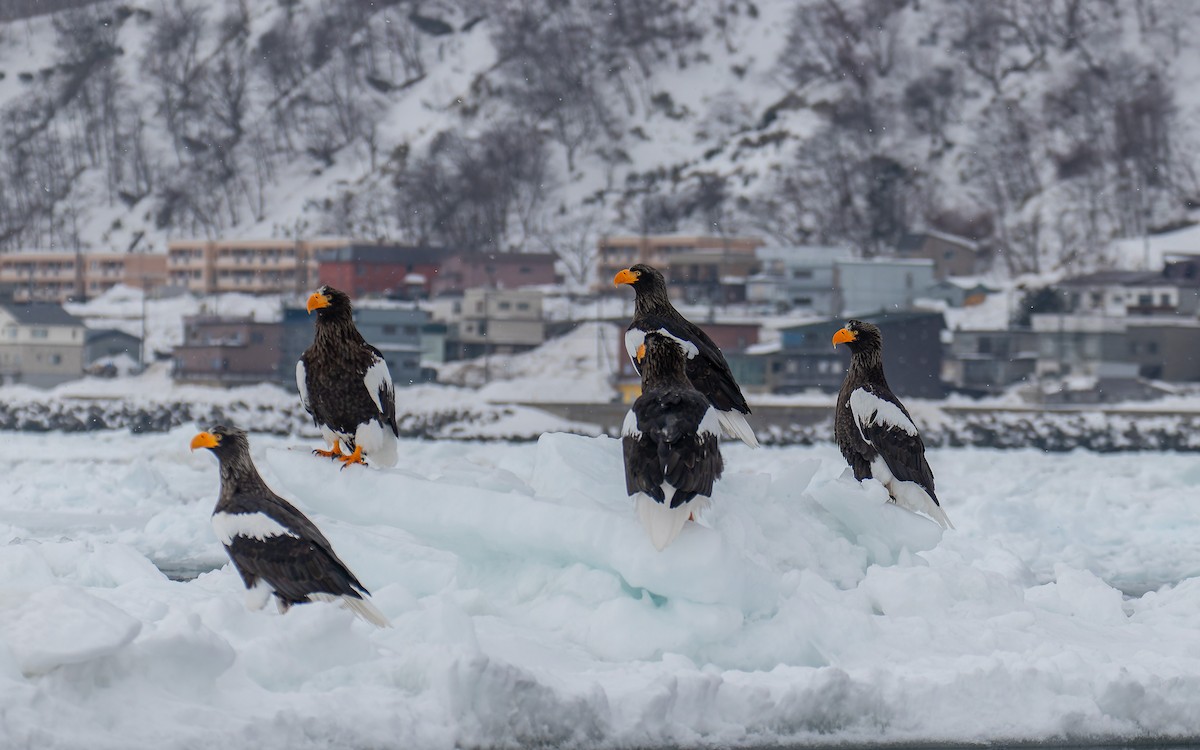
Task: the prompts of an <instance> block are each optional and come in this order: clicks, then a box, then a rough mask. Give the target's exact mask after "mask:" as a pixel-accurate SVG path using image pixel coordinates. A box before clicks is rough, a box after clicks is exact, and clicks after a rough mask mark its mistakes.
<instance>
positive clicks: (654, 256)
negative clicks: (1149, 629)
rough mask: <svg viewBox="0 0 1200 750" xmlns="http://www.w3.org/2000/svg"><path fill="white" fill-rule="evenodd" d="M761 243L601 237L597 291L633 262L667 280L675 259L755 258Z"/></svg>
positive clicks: (737, 239) (734, 239)
mask: <svg viewBox="0 0 1200 750" xmlns="http://www.w3.org/2000/svg"><path fill="white" fill-rule="evenodd" d="M762 244H763V243H762V240H760V239H757V238H754V237H710V236H703V235H694V236H688V235H647V236H641V235H633V236H627V237H602V238H601V239H600V241H599V242H598V243H597V250H598V252H597V257H596V266H597V273H598V275H597V278H596V288H597V289H612V282H613V276H616V275H617V271H620V270H621V269H622V268H629V267H630V266H632V265H634V264H636V263H646V264H649V265H651V266H654V267H655V268H657V269H658V270H659V271H662V273H663V275H664V276H666V277H667V278H668V279H669V278H670V277H671V274H670V273H669V272H668V271H669V270H670V269H671V268H672V266H673V264H674V261H675V259H676V257H677V256H680V255H684V256H687V257H689V258H696V257H699V256H710V255H715V256H717V257H721V256H725V257H726V258H727V259H729V260H732V259H733V258H734V257H737V256H742V257H747V256H748V257H749V258H753V257H754V251H755V249H756V248H758V247H761V246H762Z"/></svg>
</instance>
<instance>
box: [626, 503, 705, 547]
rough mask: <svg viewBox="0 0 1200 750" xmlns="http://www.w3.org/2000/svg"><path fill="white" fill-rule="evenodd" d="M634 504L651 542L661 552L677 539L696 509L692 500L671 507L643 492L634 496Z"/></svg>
mask: <svg viewBox="0 0 1200 750" xmlns="http://www.w3.org/2000/svg"><path fill="white" fill-rule="evenodd" d="M634 505H635V507H636V508H637V514H638V519H639V520H640V521H641V522H642V526H643V527H644V528H645V529H646V533H648V534H649V535H650V543H651V544H653V545H654V548H655V549H657V550H658V551H659V552H662V551H663V550H664V549H666V548H667V546H668V545H669V544H670V543H671V542H673V541H675V537H677V536H679V532H680V531H683V525H684V524H685V523H687V520H688V516H690V515H691V514H692V511H693V510H696V508H695V507H693V505H694V504H693V503H690V502H689V503H684V504H683V505H680V506H679V507H678V508H669V507H667V505H666V504H665V503H660V502H658V501H656V500H655V499H654V498H652V497H650V496H649V495H646V494H645V493H642V492H639V493H638V494H637V495H635V496H634Z"/></svg>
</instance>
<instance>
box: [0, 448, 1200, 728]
mask: <svg viewBox="0 0 1200 750" xmlns="http://www.w3.org/2000/svg"><path fill="white" fill-rule="evenodd" d="M192 434H194V430H191V429H180V430H176V431H174V432H173V433H170V434H166V435H153V436H138V437H129V436H126V437H122V438H121V439H120V440H113V439H108V438H97V437H96V436H92V435H72V436H30V435H22V434H6V435H5V436H4V442H5V447H6V450H5V451H4V453H3V454H2V455H0V471H3V473H4V475H5V476H6V477H8V478H9V485H8V486H9V491H8V492H7V493H6V495H5V498H4V500H3V501H2V502H0V696H2V697H3V705H4V710H3V713H0V729H2V733H3V736H4V738H5V740H6V741H7V742H8V743H10V744H12V745H14V746H26V747H33V746H37V747H54V748H74V747H122V748H147V749H148V750H165V749H166V748H176V747H197V746H201V745H203V746H212V745H220V746H226V747H243V746H249V745H254V746H255V747H261V748H267V749H270V748H277V747H278V748H289V750H297V749H303V748H327V747H346V748H363V747H398V746H403V747H406V748H412V749H413V750H424V749H425V748H447V749H448V748H455V747H529V746H552V747H575V748H590V747H601V748H617V747H681V746H688V747H697V746H705V747H708V746H722V747H730V746H750V745H773V744H780V743H821V744H830V743H846V742H849V743H862V744H868V745H874V744H877V743H879V742H884V741H887V742H899V743H903V742H913V743H927V742H947V743H956V744H961V743H966V742H987V741H1003V740H1007V741H1020V740H1041V741H1058V742H1068V743H1092V742H1099V741H1104V740H1112V739H1115V738H1124V739H1126V740H1135V739H1136V740H1143V741H1144V740H1151V739H1158V740H1162V739H1169V738H1172V737H1175V738H1178V737H1195V736H1200V719H1198V717H1197V713H1196V712H1195V711H1194V710H1193V704H1194V696H1195V695H1196V694H1197V691H1198V690H1200V677H1197V675H1200V653H1198V652H1197V650H1196V647H1195V643H1196V639H1195V613H1196V611H1197V607H1200V585H1197V584H1198V581H1200V578H1197V577H1196V576H1198V575H1200V568H1198V567H1197V563H1196V561H1197V560H1200V541H1197V540H1200V533H1197V531H1198V529H1197V521H1196V516H1195V513H1194V512H1193V508H1192V505H1193V503H1192V502H1191V500H1190V498H1191V496H1192V495H1193V494H1194V493H1193V485H1194V484H1195V481H1196V471H1195V467H1194V461H1193V460H1192V459H1191V458H1190V457H1188V456H1180V455H1168V454H1149V453H1144V454H1138V455H1133V454H1128V455H1119V456H1104V457H1101V456H1097V455H1092V454H1086V453H1077V454H1074V455H1072V456H1071V457H1070V460H1069V461H1064V460H1062V457H1061V456H1047V455H1042V454H1039V453H1036V452H1032V451H1016V452H993V451H980V450H937V451H933V452H932V453H931V457H930V460H931V462H932V464H933V465H934V467H935V470H936V471H937V472H938V480H939V485H938V486H939V490H940V492H939V494H941V495H942V496H943V497H944V498H945V503H946V508H947V511H948V512H949V514H950V516H951V518H952V519H953V520H954V522H955V524H956V525H957V529H956V530H953V531H948V532H946V533H945V534H943V533H942V532H941V531H939V529H938V528H937V527H936V526H934V525H933V524H932V523H931V522H929V521H927V520H925V519H923V518H919V517H917V516H914V515H911V514H908V513H907V512H906V511H902V510H899V509H897V508H895V507H894V506H889V505H886V504H885V503H884V502H883V501H884V493H883V491H882V489H881V488H880V487H879V486H878V485H873V484H868V485H864V486H859V485H857V484H855V483H854V482H852V481H849V480H847V479H844V478H841V477H840V475H841V473H842V471H843V463H842V461H841V458H840V457H839V456H838V455H837V452H836V450H835V449H833V448H830V447H826V448H810V449H785V450H775V449H760V450H758V451H750V450H749V449H743V448H742V447H740V446H728V447H727V448H726V449H725V453H726V457H727V459H728V464H729V465H728V470H727V474H726V476H725V478H724V479H723V480H722V481H721V482H720V484H719V485H718V487H717V490H716V492H715V495H714V507H713V509H712V511H711V513H710V514H709V515H708V516H706V517H705V519H704V522H703V524H702V525H693V526H690V527H688V528H686V529H685V530H684V533H683V535H682V536H681V537H680V538H679V539H678V540H677V542H676V543H675V544H674V545H672V546H671V547H669V548H668V549H667V550H666V551H664V552H663V553H658V552H656V551H655V550H654V548H653V547H652V546H651V545H650V543H649V541H648V540H647V539H646V537H645V534H644V532H643V530H642V528H641V527H640V525H639V524H638V522H637V520H636V518H635V517H634V513H633V510H632V507H631V503H630V500H629V499H628V498H627V497H626V496H625V492H624V486H623V479H622V472H621V458H620V449H619V443H618V442H617V441H615V440H612V439H610V438H586V437H578V436H570V435H561V434H549V435H546V436H545V437H543V438H542V440H541V441H540V442H539V443H538V444H536V445H533V444H527V445H503V444H491V445H478V444H475V445H472V444H468V443H423V442H412V441H409V442H405V443H404V445H403V450H402V454H403V459H402V462H401V464H400V466H399V467H397V468H396V469H395V470H389V471H375V470H372V469H356V468H352V469H349V470H347V471H339V470H338V468H337V467H336V466H334V465H333V464H331V463H330V462H328V461H323V460H320V459H316V458H314V457H312V456H310V455H309V454H308V450H307V448H308V447H309V446H307V445H303V444H299V445H298V444H296V443H295V442H293V441H288V440H283V439H279V438H271V437H267V436H261V435H257V436H253V437H252V452H253V454H254V455H255V458H256V461H257V463H258V465H259V466H260V468H261V469H262V471H263V474H264V477H265V478H266V479H267V481H268V482H269V483H270V484H271V485H272V486H274V487H275V488H276V489H277V490H278V491H279V492H281V493H282V494H283V495H285V496H287V497H289V498H292V499H293V500H294V501H295V502H296V503H297V504H298V505H299V506H300V507H301V508H302V509H303V510H304V511H305V512H307V513H309V514H310V515H311V516H312V517H313V519H314V520H315V521H316V523H317V524H318V525H319V526H320V527H321V528H322V529H323V530H324V531H325V533H326V534H327V535H328V537H329V538H330V539H331V540H332V543H333V545H334V547H335V548H336V549H337V551H338V552H339V554H340V555H341V557H342V558H344V559H345V560H346V562H347V563H348V565H349V566H350V567H351V568H352V569H353V570H354V571H355V572H356V573H357V574H358V576H359V577H360V578H361V579H362V580H363V582H364V583H365V584H366V585H367V586H368V587H369V588H370V589H371V590H372V592H373V593H374V600H375V602H376V603H377V604H378V605H379V607H380V608H381V609H382V610H383V611H384V612H385V613H386V614H387V616H388V617H389V618H390V619H391V620H392V622H393V623H394V626H395V627H394V628H392V629H390V630H375V629H373V628H371V627H370V626H368V625H366V624H365V623H363V622H361V621H357V620H355V619H354V618H353V617H352V616H351V615H350V614H349V613H347V612H345V611H343V610H340V609H337V608H335V607H333V606H331V605H306V606H302V607H298V608H296V609H294V610H292V611H291V612H289V613H288V614H287V615H285V616H279V615H277V614H275V613H273V612H250V611H247V610H246V609H245V607H244V605H243V592H242V586H241V582H240V580H239V579H238V577H237V574H236V573H235V572H234V571H233V570H232V569H231V568H229V567H228V566H224V567H219V569H216V570H212V569H213V568H217V567H218V566H222V565H224V561H223V556H222V550H221V548H220V546H219V545H218V543H217V541H216V539H215V537H214V536H213V533H212V530H211V528H210V527H209V522H208V516H209V514H210V512H211V510H212V506H213V503H214V501H215V497H216V492H217V470H216V465H215V462H214V461H213V459H212V457H211V456H210V455H208V454H207V453H206V452H203V451H200V452H198V453H195V454H189V453H188V451H187V450H186V446H187V444H188V441H189V439H190V437H191V435H192ZM151 561H153V563H156V564H158V565H159V566H161V567H162V568H165V569H168V570H170V571H171V572H173V573H176V574H182V573H184V572H186V571H188V570H190V571H193V572H196V571H211V572H203V573H202V574H201V575H200V576H199V577H198V578H195V579H194V580H190V581H187V582H181V581H177V580H169V579H168V578H166V577H164V576H163V574H162V573H161V572H159V570H158V569H156V567H155V565H154V564H152V562H151Z"/></svg>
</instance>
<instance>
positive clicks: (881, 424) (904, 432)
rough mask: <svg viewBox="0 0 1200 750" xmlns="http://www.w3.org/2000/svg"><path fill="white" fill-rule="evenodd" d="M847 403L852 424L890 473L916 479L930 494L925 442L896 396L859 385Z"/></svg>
mask: <svg viewBox="0 0 1200 750" xmlns="http://www.w3.org/2000/svg"><path fill="white" fill-rule="evenodd" d="M848 403H849V406H850V413H851V415H852V416H853V422H854V426H855V427H856V428H857V429H858V431H859V434H860V435H861V436H862V438H863V440H865V441H866V442H868V443H870V444H871V446H872V447H873V448H875V450H876V451H877V452H878V453H879V456H880V457H881V458H882V459H883V460H884V461H885V462H886V463H887V466H888V469H889V470H890V471H891V472H892V475H893V476H894V477H896V478H897V479H899V480H901V481H905V482H916V483H917V484H919V485H921V486H922V487H924V488H925V489H926V490H927V491H928V492H929V493H930V495H931V496H933V491H934V490H933V470H932V469H930V468H929V462H928V461H926V460H925V443H924V441H922V440H921V434H920V433H919V432H918V431H917V426H916V425H915V424H913V421H912V418H911V417H910V416H909V415H908V411H907V410H906V409H905V408H904V406H903V405H902V404H901V403H900V402H899V401H898V400H897V399H896V397H895V396H893V395H892V394H891V392H889V391H882V390H881V389H877V388H874V387H872V386H862V387H859V388H856V389H855V390H854V391H852V392H851V393H850V399H849V402H848ZM934 502H936V499H935V500H934Z"/></svg>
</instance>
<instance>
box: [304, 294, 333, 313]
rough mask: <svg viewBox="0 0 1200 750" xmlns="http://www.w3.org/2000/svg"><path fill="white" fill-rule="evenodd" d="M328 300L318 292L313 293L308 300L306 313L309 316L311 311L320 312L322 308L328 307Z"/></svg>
mask: <svg viewBox="0 0 1200 750" xmlns="http://www.w3.org/2000/svg"><path fill="white" fill-rule="evenodd" d="M329 304H330V302H329V298H328V297H326V296H325V295H324V294H321V293H320V292H313V293H312V294H311V295H310V296H309V298H308V312H309V314H310V315H311V314H312V311H313V310H320V309H321V308H322V307H329Z"/></svg>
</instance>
